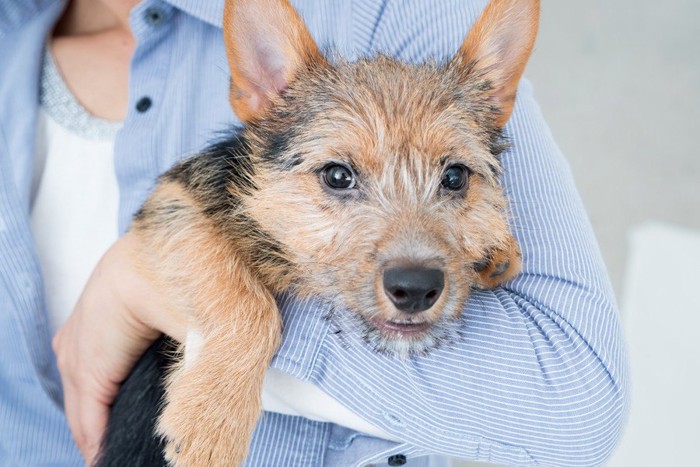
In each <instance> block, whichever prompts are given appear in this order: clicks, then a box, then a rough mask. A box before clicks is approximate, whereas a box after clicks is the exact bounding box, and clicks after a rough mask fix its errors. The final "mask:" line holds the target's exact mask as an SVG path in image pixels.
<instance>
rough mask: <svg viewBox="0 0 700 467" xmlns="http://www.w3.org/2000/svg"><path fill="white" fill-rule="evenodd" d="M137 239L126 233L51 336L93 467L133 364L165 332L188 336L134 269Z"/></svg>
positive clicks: (80, 440) (76, 433)
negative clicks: (113, 408) (123, 384)
mask: <svg viewBox="0 0 700 467" xmlns="http://www.w3.org/2000/svg"><path fill="white" fill-rule="evenodd" d="M137 242H138V238H137V237H136V236H135V235H134V234H130V233H127V234H126V235H125V236H123V237H122V238H121V239H119V240H118V241H117V242H116V243H115V244H114V245H113V246H112V247H111V248H110V249H109V250H108V251H107V253H105V255H104V256H103V257H102V259H101V260H100V262H99V263H98V265H97V267H96V268H95V270H94V271H93V273H92V275H91V277H90V279H89V280H88V283H87V285H86V287H85V290H84V291H83V293H82V295H81V297H80V299H79V300H78V304H77V305H76V307H75V310H74V311H73V313H72V314H71V316H70V317H69V318H68V320H67V321H66V322H65V324H64V325H63V326H62V327H61V328H60V329H59V331H58V333H57V334H56V336H55V337H54V339H53V349H54V351H55V352H56V356H57V359H58V369H59V371H60V373H61V379H62V381H63V388H64V400H65V411H66V417H67V418H68V424H69V426H70V429H71V431H72V433H73V437H74V438H75V441H76V443H77V445H78V448H79V449H80V451H81V452H82V454H83V456H84V457H85V460H86V462H87V464H88V465H90V464H91V463H92V462H93V460H94V459H95V456H96V455H97V454H98V451H99V447H100V442H101V440H102V436H103V434H104V430H105V427H106V424H107V419H108V417H109V410H110V405H111V403H112V401H113V400H114V397H115V396H116V394H117V391H118V390H119V385H120V384H121V382H122V381H123V380H124V379H125V378H126V377H127V375H128V374H129V371H130V370H131V368H132V367H133V365H134V364H135V363H136V361H137V360H138V359H139V357H140V356H141V355H142V354H143V352H144V351H145V350H146V349H147V348H148V346H149V345H150V344H151V343H152V342H153V341H154V340H155V339H156V338H157V337H158V336H159V335H160V334H161V332H162V333H165V334H167V335H169V336H171V337H173V338H174V339H176V340H178V341H181V342H182V341H183V339H184V338H185V336H186V333H187V329H186V323H187V322H186V320H185V319H184V318H183V317H182V316H176V315H175V311H174V310H173V309H172V308H171V307H170V306H169V305H168V303H167V300H166V297H165V296H164V294H162V293H161V292H160V290H159V289H158V287H157V286H156V285H155V284H154V283H152V282H151V281H150V280H148V279H147V278H146V277H145V276H144V275H143V274H142V273H141V272H140V271H139V269H138V268H137V267H136V264H137V262H136V261H135V258H136V253H137V251H138V243H137Z"/></svg>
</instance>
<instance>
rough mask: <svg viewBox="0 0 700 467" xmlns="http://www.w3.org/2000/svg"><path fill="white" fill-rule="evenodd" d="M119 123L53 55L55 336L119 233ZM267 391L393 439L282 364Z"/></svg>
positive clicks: (299, 410)
mask: <svg viewBox="0 0 700 467" xmlns="http://www.w3.org/2000/svg"><path fill="white" fill-rule="evenodd" d="M66 109H69V111H67V110H66ZM118 127H119V124H114V123H113V122H106V121H104V120H99V119H97V118H95V117H93V116H91V115H89V114H88V113H87V111H86V110H85V109H83V108H82V107H80V106H79V104H77V101H75V98H74V97H73V96H72V95H71V94H70V92H69V91H68V88H67V87H66V86H65V84H64V83H63V80H62V79H61V77H60V75H59V73H58V70H57V68H56V66H55V64H54V63H53V61H52V58H51V56H50V55H48V54H47V56H46V57H45V63H44V69H43V72H42V106H41V108H40V109H39V113H38V119H37V128H36V151H35V164H34V166H35V169H34V178H33V191H32V194H33V196H32V210H31V226H32V230H33V233H34V240H35V242H36V248H37V253H38V255H39V260H40V263H41V267H42V270H43V274H44V284H45V289H46V306H47V309H48V314H49V322H50V325H51V331H52V335H53V334H55V333H56V331H57V330H58V328H59V327H60V326H61V324H63V322H64V321H65V320H66V319H67V318H68V316H69V315H70V313H71V312H72V310H73V308H74V307H75V305H76V303H77V301H78V298H79V297H80V294H81V293H82V290H83V288H84V287H85V284H86V283H87V280H88V279H89V277H90V274H91V272H92V270H93V269H94V267H95V266H96V265H97V262H98V261H99V259H100V258H101V257H102V255H103V254H104V253H105V252H106V251H107V249H108V248H109V247H110V246H111V245H112V244H113V243H114V242H115V241H116V240H117V238H118V227H117V218H118V209H119V185H118V183H117V179H116V175H115V171H114V141H115V139H116V131H117V130H118ZM199 340H200V339H199V338H198V336H197V334H196V333H189V334H188V336H187V341H186V343H185V347H186V349H185V355H186V357H187V361H188V362H190V363H191V362H192V361H194V360H195V359H196V353H197V350H198V347H199V345H198V343H199ZM262 398H263V408H264V409H265V410H267V411H272V412H278V413H282V414H286V415H294V416H303V417H306V418H309V419H312V420H316V421H322V422H332V423H336V424H339V425H342V426H345V427H347V428H351V429H353V430H356V431H359V432H364V433H368V434H371V435H373V436H376V437H379V438H384V439H392V437H391V436H390V435H388V434H387V433H384V432H383V431H382V430H380V429H379V428H377V427H375V426H374V425H372V424H370V423H368V422H366V421H365V420H363V419H362V418H360V417H359V416H357V415H356V414H354V413H353V412H351V411H350V410H348V409H347V408H346V407H345V406H343V405H341V404H340V403H339V402H338V401H336V400H335V399H333V398H332V397H330V396H329V395H328V394H326V393H325V392H323V391H322V390H320V389H319V388H318V387H316V386H314V385H313V384H311V383H308V382H305V381H301V380H299V379H296V378H294V377H293V376H291V375H289V374H287V373H284V372H281V371H279V370H275V369H270V370H268V372H267V374H266V377H265V383H264V386H263V395H262Z"/></svg>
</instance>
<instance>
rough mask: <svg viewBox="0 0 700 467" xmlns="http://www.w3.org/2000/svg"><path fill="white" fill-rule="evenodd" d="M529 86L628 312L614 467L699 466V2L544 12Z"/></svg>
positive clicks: (584, 5)
mask: <svg viewBox="0 0 700 467" xmlns="http://www.w3.org/2000/svg"><path fill="white" fill-rule="evenodd" d="M526 74H527V76H528V77H529V79H530V80H531V81H532V82H533V84H534V86H535V93H536V95H537V97H538V100H539V102H540V105H541V107H542V110H543V112H544V115H545V117H546V118H547V121H548V122H549V124H550V126H551V128H552V131H553V133H554V136H555V138H556V140H557V142H558V143H559V146H560V147H561V149H562V151H563V152H564V154H565V155H566V156H567V158H568V159H569V161H570V164H571V168H572V171H573V174H574V178H575V179H576V183H577V186H578V188H579V191H580V192H581V196H582V198H583V201H584V204H585V205H586V207H587V209H588V213H589V216H590V218H591V222H592V223H593V227H594V229H595V231H596V234H597V236H598V240H599V242H600V246H601V249H602V251H603V256H604V258H605V261H606V263H607V265H608V269H609V272H610V276H611V279H612V282H613V286H614V288H615V291H616V293H617V296H618V299H619V302H620V306H621V309H622V318H623V325H624V328H625V332H626V334H627V341H628V345H629V354H630V365H631V369H632V378H633V392H632V407H631V412H630V418H629V421H628V425H627V430H626V432H625V435H624V437H623V440H622V442H621V444H620V447H619V448H618V450H617V451H616V453H615V455H614V456H613V459H612V460H611V461H610V463H609V464H608V465H609V466H611V467H685V466H698V465H700V443H699V440H700V400H699V399H700V339H698V338H697V337H696V335H697V333H698V332H700V331H699V330H700V293H698V290H699V289H700V149H698V139H700V0H615V1H611V0H588V1H585V2H580V1H579V2H574V1H566V0H564V1H563V0H542V22H541V29H540V36H539V39H538V42H537V46H536V50H535V54H534V56H533V59H532V61H531V63H530V66H529V69H528V72H527V73H526ZM457 465H460V466H466V465H470V466H471V465H474V464H464V463H461V464H457ZM562 467H566V466H562Z"/></svg>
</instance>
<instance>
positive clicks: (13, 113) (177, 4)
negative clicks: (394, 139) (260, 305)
mask: <svg viewBox="0 0 700 467" xmlns="http://www.w3.org/2000/svg"><path fill="white" fill-rule="evenodd" d="M64 4H65V2H64V1H61V0H32V1H30V0H26V1H19V0H15V1H10V0H2V1H0V57H1V58H0V465H3V466H40V465H47V466H48V465H80V464H81V462H82V461H81V459H80V456H79V453H78V451H77V449H76V447H75V445H74V443H73V441H72V439H71V435H70V432H69V430H68V426H67V424H66V420H65V418H64V415H63V412H62V403H61V399H62V394H61V385H60V382H59V378H58V374H57V370H56V367H55V358H54V356H53V354H52V351H51V348H50V337H51V336H50V335H49V334H50V333H49V325H48V321H47V313H46V310H45V300H44V296H43V292H42V291H43V284H42V277H41V270H40V267H39V263H38V261H37V256H36V253H35V250H34V245H33V242H32V233H31V231H30V227H29V220H28V219H29V199H30V186H31V174H32V163H33V153H34V148H33V146H34V143H33V142H34V131H35V126H36V125H35V121H36V115H37V105H38V90H39V85H38V84H39V66H40V62H41V60H40V58H41V53H42V49H43V47H44V44H45V41H46V37H47V34H48V31H50V29H51V27H52V25H53V24H54V23H55V21H56V20H57V18H58V17H59V15H60V13H61V11H62V8H63V7H64ZM294 4H295V6H296V7H297V8H298V9H299V11H300V12H301V14H302V16H303V17H304V19H305V21H306V22H307V25H308V26H309V29H310V30H311V32H312V34H313V36H314V37H315V39H316V40H317V42H318V43H319V44H321V45H322V46H332V47H333V48H335V49H337V50H338V51H339V52H340V53H341V54H343V55H345V56H349V57H356V56H358V55H361V54H366V53H371V52H374V51H382V52H385V53H387V54H389V55H392V56H394V57H397V58H400V59H402V60H407V61H412V62H417V61H422V60H425V59H428V58H431V57H436V58H443V57H446V56H449V55H451V54H452V53H454V51H455V50H456V49H457V47H458V46H459V45H460V43H461V42H462V40H463V38H464V36H465V34H466V32H467V31H468V29H469V27H470V25H471V24H472V23H473V22H474V21H475V19H476V18H477V16H478V14H479V13H480V11H481V10H482V9H483V7H484V6H485V4H486V0H473V1H469V0H440V1H428V0H352V1H350V0H315V1H314V0H297V1H295V2H294ZM151 8H156V9H158V10H159V12H160V13H161V16H160V17H158V16H157V15H155V16H154V15H149V14H147V10H148V9H151ZM221 16H222V1H213V0H209V1H203V0H169V1H164V0H145V1H144V2H142V3H141V4H140V5H138V6H137V7H136V8H135V9H134V10H133V12H132V15H131V26H132V30H133V33H134V35H135V37H136V38H137V47H136V51H135V54H134V57H133V60H132V63H131V70H130V73H131V74H130V80H129V102H130V110H129V113H128V115H127V119H126V122H125V124H124V127H123V129H122V130H121V131H120V132H119V134H118V136H117V140H116V146H115V160H116V162H115V170H116V174H117V179H118V182H119V187H120V212H119V216H120V217H119V223H120V229H121V231H122V232H123V231H125V230H126V229H127V228H128V226H129V223H130V221H131V216H132V214H133V213H134V212H135V211H136V209H137V208H138V207H139V205H140V204H141V203H142V202H143V200H144V199H145V197H146V196H147V194H148V192H149V190H150V189H151V188H152V186H153V184H154V181H155V179H156V177H157V176H158V174H160V173H162V172H163V171H165V170H167V169H168V168H169V167H170V166H171V165H173V164H174V163H175V162H176V161H178V160H179V159H181V158H182V157H184V156H186V155H188V154H192V153H195V152H197V151H198V150H200V149H201V148H203V147H204V146H205V145H206V143H207V141H208V140H211V139H212V138H213V137H215V136H216V133H217V131H219V130H222V129H224V128H226V127H227V126H229V125H231V124H232V123H234V122H235V117H234V116H233V114H232V112H231V110H230V108H229V105H228V102H227V87H228V75H227V73H228V72H227V70H228V68H227V63H226V58H225V54H224V50H223V44H222V42H223V41H222V34H221V29H220V26H219V23H220V21H221ZM154 17H158V21H154V20H153V18H154ZM144 96H148V97H150V98H151V101H152V103H153V105H152V106H151V108H150V109H149V110H148V111H147V112H143V113H139V112H138V111H136V109H135V107H136V102H138V101H139V99H140V98H142V97H144ZM507 133H508V136H509V137H510V139H511V141H512V143H513V147H512V149H511V150H510V151H509V152H508V153H507V154H505V155H504V156H503V161H504V164H505V176H504V179H503V183H504V186H505V188H506V191H507V193H508V197H509V199H510V207H511V211H512V224H513V229H514V233H515V235H516V236H517V238H518V240H519V242H520V245H521V247H522V252H523V264H524V265H523V273H522V274H521V275H520V276H519V277H518V278H516V279H515V280H513V281H511V282H510V283H508V284H507V285H506V286H505V287H503V288H498V289H496V290H493V291H485V292H478V293H475V294H474V295H473V296H472V298H471V300H470V302H469V304H468V308H467V310H466V311H465V313H464V318H463V338H462V339H461V340H460V341H459V342H457V343H455V344H454V345H453V346H451V347H449V348H444V349H440V350H437V351H435V352H433V353H431V354H430V355H429V356H421V357H414V358H411V359H409V360H406V361H401V360H397V359H391V358H387V357H385V356H382V355H378V354H376V353H375V352H373V351H372V350H371V349H370V348H368V347H367V345H365V344H364V343H363V342H362V339H361V338H360V337H359V336H357V335H355V334H353V333H352V332H347V333H340V334H335V333H334V332H332V331H333V330H334V329H336V328H338V327H342V316H339V315H340V314H338V313H336V314H334V315H333V316H334V318H332V319H331V320H330V321H329V320H327V319H324V315H325V314H326V310H324V309H323V307H322V306H320V305H318V304H316V303H314V302H313V301H310V302H299V301H296V300H294V299H292V298H283V299H282V300H281V309H282V314H283V316H284V320H285V326H284V338H283V344H282V346H281V348H280V349H279V352H278V354H277V356H276V357H275V359H274V361H273V363H272V366H273V367H274V368H277V369H279V370H282V371H285V372H288V373H290V374H291V375H293V376H295V377H297V378H299V379H302V380H305V381H309V382H311V383H313V384H315V385H317V386H319V387H320V388H321V389H322V390H324V391H325V392H327V393H328V394H330V395H331V396H332V397H334V398H335V399H337V400H338V401H339V402H341V403H342V404H343V405H345V406H346V407H348V408H349V409H351V410H352V411H353V412H355V413H357V414H358V415H360V416H361V417H362V418H364V419H365V420H367V421H369V422H370V423H372V424H374V425H375V426H377V427H380V428H381V429H382V430H384V431H385V432H387V433H390V434H391V435H392V436H393V437H395V438H396V439H400V440H403V441H402V442H400V443H396V442H389V441H384V440H378V439H375V438H372V437H369V436H367V435H363V434H361V433H357V432H353V431H351V430H348V429H346V428H343V427H340V426H337V425H333V424H331V423H321V422H315V421H311V420H308V419H305V418H302V417H291V416H286V415H281V414H274V413H265V414H264V415H263V417H262V419H261V420H260V423H259V425H258V427H257V429H256V432H255V434H254V438H253V442H252V447H251V452H250V457H249V462H248V464H249V465H251V466H262V465H270V466H273V465H274V466H283V465H289V466H317V465H319V466H320V465H328V466H345V465H358V466H360V465H366V464H376V465H386V463H387V459H388V458H389V457H390V456H392V455H398V454H401V455H404V456H406V457H407V458H408V459H409V461H410V462H415V463H416V465H418V463H419V462H421V459H422V460H423V461H425V462H427V461H426V459H428V458H427V457H426V456H430V455H440V456H451V457H459V458H464V459H471V460H477V461H484V462H494V463H501V464H508V465H518V466H520V465H541V466H567V467H573V466H593V465H600V464H602V463H603V462H604V461H605V460H606V458H608V456H609V455H610V453H611V450H612V449H613V448H614V446H615V444H616V442H617V439H618V438H619V436H620V432H621V429H622V426H623V420H624V414H625V406H626V398H625V394H626V384H627V377H626V374H625V372H626V364H625V355H624V346H623V341H622V337H621V331H620V325H619V320H618V315H617V310H616V306H615V303H614V299H613V295H612V291H611V287H610V285H609V282H608V279H607V275H606V272H605V269H604V266H603V262H602V259H601V257H600V254H599V250H598V247H597V245H596V241H595V238H594V236H593V232H592V230H591V227H590V224H589V221H588V219H587V217H586V214H585V211H584V209H583V207H582V205H581V202H580V200H579V197H578V195H577V193H576V190H575V188H574V183H573V180H572V178H571V174H570V172H569V168H568V166H567V163H566V161H565V160H564V158H563V157H562V155H561V153H560V151H559V149H558V148H557V146H556V144H555V143H554V140H553V138H552V135H551V134H550V132H549V129H548V127H547V126H546V124H545V122H544V120H543V118H542V115H541V113H540V110H539V108H538V106H537V104H536V102H535V100H534V97H533V93H532V89H531V87H530V85H529V84H528V83H527V82H524V83H523V84H522V85H521V87H520V93H519V96H518V100H517V105H516V109H515V112H514V114H513V117H512V119H511V121H510V123H509V124H508V128H507ZM334 320H338V321H337V322H336V321H334Z"/></svg>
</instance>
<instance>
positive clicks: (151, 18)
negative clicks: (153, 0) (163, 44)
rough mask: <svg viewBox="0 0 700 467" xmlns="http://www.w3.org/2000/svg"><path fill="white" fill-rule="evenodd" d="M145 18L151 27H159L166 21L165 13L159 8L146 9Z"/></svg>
mask: <svg viewBox="0 0 700 467" xmlns="http://www.w3.org/2000/svg"><path fill="white" fill-rule="evenodd" d="M143 16H144V20H145V21H146V23H147V24H149V25H151V26H158V25H159V24H161V23H162V22H163V21H165V13H164V12H163V10H161V9H159V8H153V7H151V8H146V11H145V12H144V13H143Z"/></svg>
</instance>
